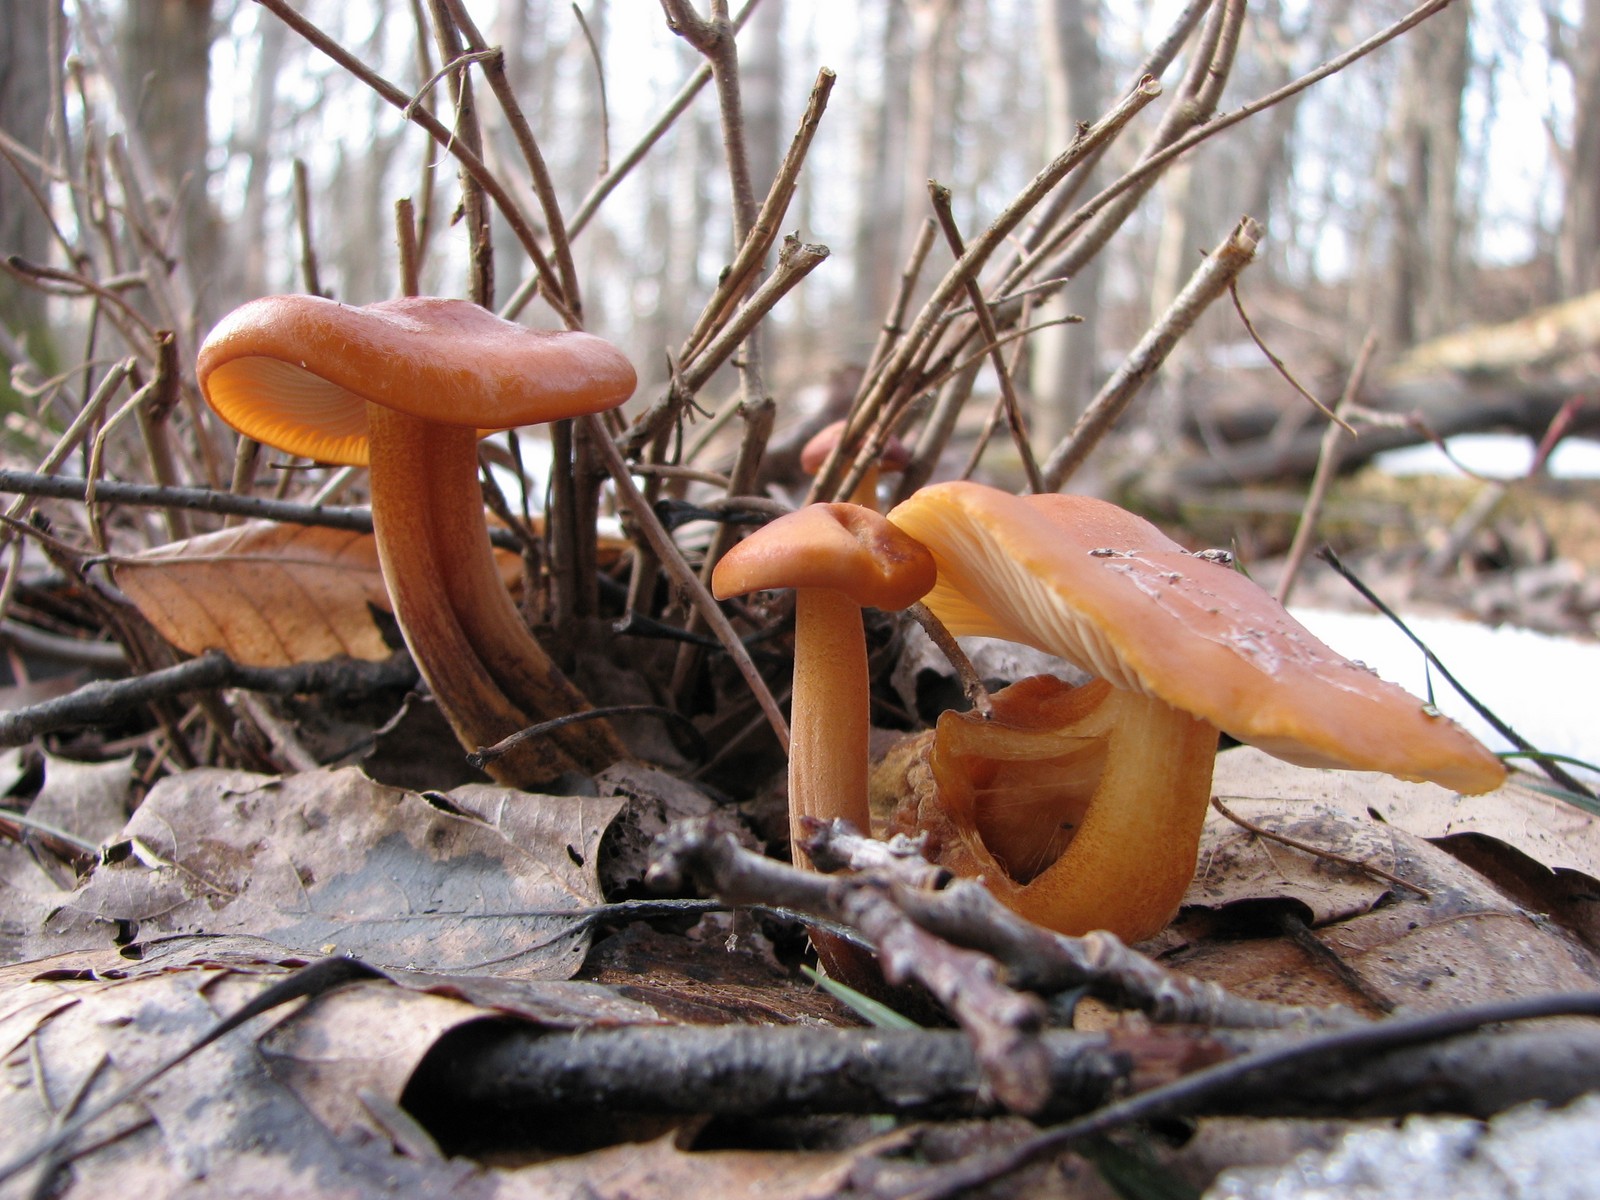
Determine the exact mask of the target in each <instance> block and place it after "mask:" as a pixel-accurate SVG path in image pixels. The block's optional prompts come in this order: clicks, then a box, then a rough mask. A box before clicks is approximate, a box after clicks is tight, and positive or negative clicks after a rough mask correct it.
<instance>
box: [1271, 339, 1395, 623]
mask: <svg viewBox="0 0 1600 1200" xmlns="http://www.w3.org/2000/svg"><path fill="white" fill-rule="evenodd" d="M1377 348H1378V338H1377V334H1376V333H1374V332H1372V331H1370V330H1369V331H1368V333H1367V336H1366V337H1364V338H1362V339H1361V349H1360V350H1359V351H1358V352H1357V354H1356V361H1355V365H1354V366H1353V367H1351V368H1350V376H1349V378H1348V379H1346V380H1345V383H1344V392H1343V393H1342V394H1341V395H1340V397H1339V400H1338V403H1336V404H1335V405H1334V406H1333V414H1332V415H1333V418H1334V419H1333V420H1331V421H1330V422H1328V425H1327V428H1325V429H1324V430H1323V431H1322V449H1321V452H1320V453H1319V454H1318V455H1317V468H1316V470H1315V471H1313V472H1312V475H1311V488H1310V490H1309V491H1308V492H1307V493H1306V503H1305V507H1304V508H1302V509H1301V510H1300V523H1299V524H1298V525H1296V526H1295V530H1294V538H1293V540H1292V541H1290V543H1289V552H1288V554H1287V555H1285V556H1284V560H1283V574H1282V575H1280V576H1279V577H1278V587H1277V591H1276V592H1275V593H1274V594H1275V595H1276V596H1277V597H1278V603H1279V604H1283V605H1287V604H1288V603H1289V594H1290V592H1292V591H1293V590H1294V581H1295V578H1296V577H1297V576H1298V575H1299V574H1300V565H1301V564H1302V563H1303V562H1305V557H1306V552H1307V551H1308V550H1309V549H1310V548H1311V539H1312V537H1313V536H1315V534H1316V531H1317V519H1318V518H1319V517H1320V516H1321V515H1322V505H1323V502H1324V501H1325V500H1326V499H1327V496H1328V488H1329V487H1331V486H1332V485H1333V480H1334V478H1335V476H1337V475H1338V473H1339V451H1340V449H1341V447H1342V446H1343V443H1344V437H1345V434H1346V433H1347V432H1348V431H1349V429H1350V426H1349V425H1348V424H1347V423H1346V422H1345V421H1344V419H1343V417H1342V415H1341V414H1343V413H1344V412H1345V411H1346V410H1347V409H1348V408H1349V407H1350V406H1351V405H1352V404H1354V403H1355V401H1356V397H1357V396H1359V395H1360V394H1361V388H1362V386H1363V385H1364V384H1365V383H1366V379H1367V367H1368V365H1369V364H1370V363H1371V362H1372V354H1373V351H1375V350H1376V349H1377Z"/></svg>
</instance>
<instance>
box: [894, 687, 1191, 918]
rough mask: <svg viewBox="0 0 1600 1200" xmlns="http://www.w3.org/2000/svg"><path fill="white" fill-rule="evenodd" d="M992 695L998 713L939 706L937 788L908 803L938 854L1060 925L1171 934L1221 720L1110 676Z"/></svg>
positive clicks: (1020, 908) (901, 820)
mask: <svg viewBox="0 0 1600 1200" xmlns="http://www.w3.org/2000/svg"><path fill="white" fill-rule="evenodd" d="M994 701H995V716H994V718H993V720H991V721H987V722H985V721H980V720H978V719H976V718H974V717H972V716H971V715H970V714H957V713H946V714H945V715H944V716H942V717H940V719H939V725H938V729H937V731H936V733H935V734H934V735H933V739H932V745H931V749H930V751H929V757H928V762H929V765H930V767H931V769H932V792H931V794H930V793H929V791H928V790H927V788H926V787H924V789H923V792H922V795H920V796H918V797H916V798H915V799H914V800H911V801H910V803H912V804H919V807H920V811H919V812H918V813H917V815H916V820H915V824H916V826H917V827H919V828H925V829H928V830H929V832H931V833H932V834H933V835H934V836H935V837H936V838H937V839H939V841H940V842H941V843H942V845H941V847H940V852H939V862H940V863H941V864H942V865H944V866H947V867H949V868H950V869H951V870H953V871H955V872H956V873H957V874H958V875H964V876H968V877H972V876H982V877H983V879H984V881H985V883H986V884H987V885H988V886H989V888H990V890H991V891H993V892H994V893H995V894H996V896H998V897H999V898H1000V899H1001V900H1002V901H1003V902H1004V903H1006V904H1007V905H1008V906H1009V907H1011V908H1012V909H1014V910H1015V911H1016V912H1018V913H1020V914H1021V915H1022V916H1024V917H1027V918H1028V919H1029V920H1031V921H1034V922H1035V923H1037V924H1040V925H1044V926H1046V927H1048V928H1050V929H1054V930H1057V931H1059V932H1062V933H1068V934H1083V933H1087V932H1089V931H1090V930H1092V929H1106V930H1110V931H1111V932H1112V933H1115V934H1117V935H1118V936H1119V937H1121V938H1123V939H1125V940H1128V941H1137V940H1139V939H1140V938H1146V937H1149V936H1151V935H1152V934H1154V933H1157V932H1159V931H1160V930H1161V929H1162V928H1163V927H1164V926H1165V925H1166V923H1167V922H1168V921H1170V920H1171V919H1172V916H1173V914H1174V913H1176V912H1177V910H1178V905H1179V903H1180V901H1181V900H1182V899H1183V894H1184V892H1185V891H1186V890H1187V888H1188V886H1189V881H1190V880H1191V879H1192V878H1193V876H1194V867H1195V856H1196V852H1197V849H1198V846H1199V842H1200V827H1201V825H1202V824H1204V822H1205V815H1206V808H1207V805H1208V803H1209V801H1210V791H1211V769H1212V765H1213V761H1214V759H1215V757H1216V749H1217V731H1216V729H1215V728H1214V727H1213V726H1212V725H1210V724H1208V723H1207V722H1205V721H1203V720H1201V719H1199V718H1197V717H1192V716H1190V715H1189V714H1188V713H1185V712H1182V711H1180V710H1178V709H1176V708H1173V707H1172V706H1171V705H1169V704H1167V703H1165V702H1164V701H1161V700H1156V699H1152V698H1150V697H1147V696H1143V695H1140V694H1138V693H1136V692H1131V691H1124V690H1121V689H1118V688H1113V687H1111V686H1110V685H1109V684H1107V683H1106V682H1105V681H1104V680H1095V681H1093V682H1091V683H1089V684H1086V685H1084V686H1083V687H1080V688H1071V687H1069V686H1068V685H1067V684H1064V683H1062V682H1061V681H1060V680H1057V679H1054V678H1052V677H1049V676H1039V677H1035V678H1033V679H1028V680H1024V681H1022V682H1021V683H1018V684H1016V685H1013V686H1012V687H1011V688H1008V689H1006V690H1005V691H1003V692H999V693H997V694H996V695H995V697H994ZM930 801H931V803H930ZM906 817H907V813H906V811H905V809H904V808H902V811H901V813H899V814H897V816H896V824H897V825H898V826H900V827H902V828H903V827H904V826H905V824H906Z"/></svg>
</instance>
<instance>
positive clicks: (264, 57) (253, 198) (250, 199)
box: [216, 21, 289, 303]
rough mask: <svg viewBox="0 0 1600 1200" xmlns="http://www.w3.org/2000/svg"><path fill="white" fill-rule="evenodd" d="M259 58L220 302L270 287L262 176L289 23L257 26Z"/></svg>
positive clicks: (269, 156) (269, 162) (268, 152)
mask: <svg viewBox="0 0 1600 1200" xmlns="http://www.w3.org/2000/svg"><path fill="white" fill-rule="evenodd" d="M260 38H261V42H260V57H259V58H258V60H257V63H256V77H255V81H254V82H255V87H254V90H253V94H252V96H251V101H250V105H251V112H250V120H249V125H248V126H247V130H246V133H245V135H244V136H245V137H246V138H247V139H248V140H247V142H246V144H245V145H244V146H242V147H239V148H240V149H243V150H244V152H245V154H246V156H247V157H248V158H249V160H250V167H249V170H248V171H247V172H246V174H245V181H244V212H243V214H242V215H241V217H240V220H239V224H238V226H237V227H236V228H235V229H234V231H233V243H234V244H233V252H232V253H231V254H230V255H228V262H227V263H219V264H218V266H219V267H220V268H223V269H225V270H226V271H227V272H228V274H229V275H230V276H231V278H230V279H229V280H228V281H227V283H226V284H225V286H224V293H223V294H222V295H221V296H218V297H216V299H217V300H219V301H221V302H223V303H231V302H232V301H233V300H235V299H242V298H244V297H248V296H259V295H262V294H263V293H265V292H267V291H270V290H272V288H271V286H270V283H269V280H268V277H267V264H266V255H267V250H268V247H269V246H270V245H271V239H270V238H269V237H268V236H267V176H268V175H269V174H270V173H271V170H272V145H273V140H272V139H273V132H274V130H275V128H276V124H277V120H276V118H277V110H278V86H277V84H278V76H279V74H280V73H281V71H282V68H283V56H284V51H285V50H286V49H287V47H288V44H289V27H288V26H287V25H285V24H284V23H283V22H282V21H263V22H262V23H261V27H260Z"/></svg>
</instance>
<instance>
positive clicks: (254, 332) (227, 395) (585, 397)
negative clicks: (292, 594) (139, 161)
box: [198, 296, 634, 786]
mask: <svg viewBox="0 0 1600 1200" xmlns="http://www.w3.org/2000/svg"><path fill="white" fill-rule="evenodd" d="M198 375H199V380H200V387H201V390H202V391H203V392H204V393H205V396H206V399H207V401H208V402H209V403H210V404H211V406H212V408H214V409H215V410H216V411H217V413H218V415H220V416H221V417H222V419H223V420H224V421H226V422H227V423H228V424H229V425H231V426H233V428H235V429H237V430H238V431H239V432H241V433H243V434H246V435H248V436H249V437H253V438H255V439H256V440H257V441H260V442H263V443H265V444H267V445H269V446H274V447H277V448H279V449H281V450H284V451H287V452H288V453H291V454H300V455H305V456H307V457H310V458H313V459H316V460H318V461H321V462H330V463H344V464H350V465H356V466H370V468H371V493H372V520H373V527H374V532H375V534H376V540H377V544H378V556H379V561H380V563H381V565H382V568H383V577H384V582H385V584H386V585H387V587H388V590H389V596H390V599H391V601H392V602H393V605H394V614H395V619H396V620H397V621H398V622H399V625H400V630H401V633H402V634H403V635H404V636H405V640H406V645H407V646H408V647H409V649H410V650H411V654H412V657H413V658H415V659H416V662H417V668H418V670H419V671H420V672H421V673H422V676H423V678H424V679H426V680H427V682H428V686H429V688H430V689H431V690H432V691H433V694H434V697H435V699H436V700H437V701H438V703H439V706H440V708H441V710H442V711H443V712H444V713H445V715H446V716H447V717H448V718H449V720H450V723H451V725H452V727H453V728H454V729H455V731H456V736H457V737H458V738H459V739H460V741H461V743H462V745H463V746H465V747H466V748H468V749H469V750H471V749H476V748H478V747H480V746H485V745H489V744H492V743H494V742H497V741H499V740H501V739H502V738H504V737H506V736H508V735H510V734H512V733H515V732H517V731H518V730H520V729H523V728H525V727H527V726H528V725H532V724H535V723H538V722H541V721H544V720H548V719H550V718H552V717H556V716H561V715H563V714H566V713H571V712H574V711H576V710H579V709H583V708H587V707H589V705H588V702H587V701H586V700H585V698H584V697H583V695H582V694H581V693H580V692H579V691H578V690H577V689H576V688H575V687H573V685H572V684H571V683H570V682H569V681H568V680H567V678H566V677H565V676H564V675H563V674H562V673H561V672H560V671H559V670H558V669H557V668H556V666H555V664H554V663H552V662H551V661H550V657H549V655H548V654H546V653H545V651H544V649H543V648H542V647H541V646H540V645H539V643H538V641H537V640H536V639H535V638H534V637H533V635H532V634H531V633H530V632H529V631H528V628H527V626H526V624H525V623H524V622H523V620H522V618H521V615H520V614H519V613H518V612H517V609H516V606H515V605H514V604H513V603H512V601H511V597H510V596H509V595H508V594H507V592H506V590H505V586H504V584H503V583H502V581H501V577H500V574H499V571H498V569H497V568H496V567H495V563H494V558H493V554H492V552H491V550H490V545H489V537H488V528H487V526H486V524H485V522H484V515H483V499H482V494H481V492H480V490H479V486H478V454H477V443H478V438H479V436H480V435H481V434H482V433H486V432H492V431H494V430H498V429H507V428H512V427H515V426H519V425H531V424H537V423H541V422H545V421H553V420H557V419H559V418H563V417H574V416H579V415H582V414H585V413H594V412H600V411H603V410H605V409H608V408H614V407H615V406H617V405H619V404H621V403H622V402H623V401H624V400H626V399H627V398H628V396H629V395H631V394H632V392H633V388H634V371H633V367H632V365H631V364H629V362H628V360H627V359H626V358H625V357H624V356H623V354H622V353H621V352H620V351H619V350H617V349H616V348H615V347H613V346H611V345H610V344H609V343H607V342H605V341H603V340H601V339H600V338H597V337H594V336H592V335H590V334H586V333H574V332H540V331H535V330H531V329H527V328H524V327H523V326H520V325H516V324H513V323H512V322H510V321H503V320H501V319H500V318H499V317H496V316H495V315H494V314H493V313H490V312H488V311H487V310H485V309H483V308H480V307H478V306H477V305H475V304H471V303H468V302H467V301H464V300H449V299H439V298H435V297H407V298H405V299H399V300H387V301H384V302H382V303H379V304H371V305H368V306H366V307H364V308H354V307H350V306H348V305H343V304H338V303H335V302H334V301H332V300H325V299H322V298H320V297H317V296H269V297H266V298H264V299H260V300H253V301H251V302H249V303H248V304H245V305H243V306H242V307H240V308H238V309H235V310H234V311H233V312H232V313H230V314H229V315H228V316H226V317H225V318H223V320H222V321H221V322H220V323H219V324H218V325H217V326H216V328H215V329H213V330H212V332H211V335H210V336H209V337H208V338H207V339H206V342H205V345H204V346H202V347H201V349H200V358H199V365H198ZM624 754H625V751H624V750H623V748H622V745H621V743H620V742H618V740H617V738H616V735H615V734H614V733H613V732H612V731H611V729H610V728H609V726H607V725H606V724H605V723H604V722H603V721H582V722H576V723H574V724H571V725H568V726H566V727H564V728H562V729H560V730H558V731H556V732H555V733H554V734H553V735H552V736H551V737H549V738H546V739H541V740H539V741H534V742H527V743H524V744H522V745H521V746H519V747H517V748H516V749H515V750H514V751H512V752H510V753H508V754H507V755H505V756H503V757H501V758H499V759H497V760H496V761H495V762H494V764H493V765H491V766H490V767H489V771H490V773H491V774H492V775H494V776H495V778H497V779H499V780H500V781H501V782H503V783H509V784H514V785H518V786H535V785H538V784H542V783H546V782H549V781H550V780H551V779H553V778H554V777H556V776H557V775H559V774H560V773H561V772H562V771H564V770H570V769H573V768H574V767H576V768H579V769H582V770H586V771H596V770H600V769H601V768H603V767H605V766H607V765H609V764H610V763H612V762H614V761H616V760H617V759H618V758H621V757H623V756H624Z"/></svg>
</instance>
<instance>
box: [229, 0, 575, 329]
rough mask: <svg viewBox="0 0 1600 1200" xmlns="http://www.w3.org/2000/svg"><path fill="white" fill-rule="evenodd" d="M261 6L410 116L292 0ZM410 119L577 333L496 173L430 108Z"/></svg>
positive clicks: (391, 91)
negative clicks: (463, 176)
mask: <svg viewBox="0 0 1600 1200" xmlns="http://www.w3.org/2000/svg"><path fill="white" fill-rule="evenodd" d="M259 3H260V4H261V6H262V7H263V8H265V9H267V10H268V11H270V12H271V13H272V14H273V15H274V16H276V17H277V18H278V19H279V20H281V21H283V22H284V23H285V24H286V25H288V26H289V27H290V28H291V29H293V30H294V31H295V32H296V33H298V34H299V35H300V36H301V37H303V38H305V40H306V41H308V42H309V43H311V45H313V46H315V47H316V48H317V49H318V50H320V51H322V53H324V54H326V55H327V56H328V57H329V58H331V59H333V61H334V62H336V63H338V64H339V65H340V66H341V67H343V68H344V69H345V70H346V71H348V72H350V74H352V75H353V76H355V77H356V78H357V79H359V80H360V81H361V82H362V83H364V84H366V85H367V86H368V87H369V88H371V89H372V90H373V91H374V92H376V93H377V94H378V95H379V96H381V97H382V98H383V99H384V100H385V101H387V102H388V103H389V104H392V105H393V106H394V107H395V108H396V109H398V110H400V111H401V112H406V111H407V108H408V106H410V105H411V97H410V96H408V95H407V94H406V93H405V92H404V91H402V90H401V89H400V88H398V87H396V86H395V85H394V84H392V83H390V82H389V81H388V80H387V79H385V78H383V76H381V75H379V74H378V73H377V72H376V71H373V70H372V69H371V68H370V67H368V66H367V65H366V64H365V63H363V62H362V61H361V60H360V59H359V58H357V57H356V56H355V55H353V54H351V53H350V52H349V51H348V50H346V49H344V47H342V46H340V45H339V43H338V42H336V41H335V40H334V39H332V38H330V37H329V36H328V35H327V34H326V33H324V32H323V31H322V30H321V29H319V28H318V27H317V26H316V25H314V24H312V23H311V22H310V21H309V20H307V19H306V18H305V17H303V16H301V15H300V13H298V12H297V11H296V10H295V8H294V6H293V5H292V4H291V3H290V2H289V0H259ZM409 117H410V120H411V121H413V122H414V123H416V124H417V125H420V126H421V127H422V128H423V129H425V130H426V131H427V133H428V136H429V137H431V138H432V139H433V140H434V141H435V142H437V143H438V144H439V146H441V147H442V148H443V149H444V150H445V151H446V152H448V153H449V154H452V155H454V156H455V158H456V160H457V161H458V162H460V163H461V165H462V166H463V167H464V168H465V169H466V170H467V171H468V172H470V173H471V175H472V178H473V179H475V180H476V181H477V182H478V185H479V186H480V187H482V188H483V190H484V192H485V193H487V194H488V196H489V197H490V199H492V200H493V201H494V203H495V207H496V208H498V209H499V210H500V212H501V215H502V216H504V217H505V220H506V224H507V226H509V227H510V229H511V231H512V232H513V233H514V234H515V235H516V237H517V241H519V242H521V243H522V248H523V249H524V250H526V251H527V252H528V257H529V258H530V259H532V260H533V264H534V267H535V269H536V270H537V271H538V273H539V277H540V279H541V280H542V281H543V283H544V296H545V302H546V303H547V304H549V305H550V307H551V308H552V309H554V310H555V312H556V315H557V316H559V317H560V318H561V319H562V321H563V322H565V323H566V325H567V326H568V327H569V328H574V329H575V328H577V327H578V318H577V316H576V314H574V313H573V312H572V310H571V309H570V308H568V307H567V304H566V301H565V298H564V296H563V294H562V291H561V280H560V278H559V277H558V276H557V274H556V272H555V270H554V268H552V267H551V265H550V260H549V257H548V256H547V255H546V254H545V252H544V247H542V246H541V245H540V244H539V239H538V237H537V236H535V234H534V232H533V227H532V226H531V225H529V223H528V218H527V215H526V214H525V213H524V212H523V211H522V208H521V206H520V205H519V204H518V203H517V202H516V200H515V198H513V197H512V195H511V193H510V192H508V191H507V190H506V188H505V186H504V185H503V184H502V183H501V182H500V180H499V179H498V178H496V177H495V174H494V172H492V171H490V170H489V168H488V167H487V166H486V165H485V164H484V162H483V159H481V158H479V157H478V156H477V155H476V154H474V153H472V151H471V150H469V149H468V148H467V147H466V146H464V145H463V144H462V143H461V141H460V139H459V138H457V137H456V136H455V135H454V133H452V131H451V130H450V129H449V127H447V126H446V125H444V124H443V123H442V122H441V121H440V120H439V119H438V118H437V117H435V116H434V115H433V114H432V113H431V112H429V111H428V110H427V109H426V108H424V107H421V106H415V107H411V109H410V113H409Z"/></svg>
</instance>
